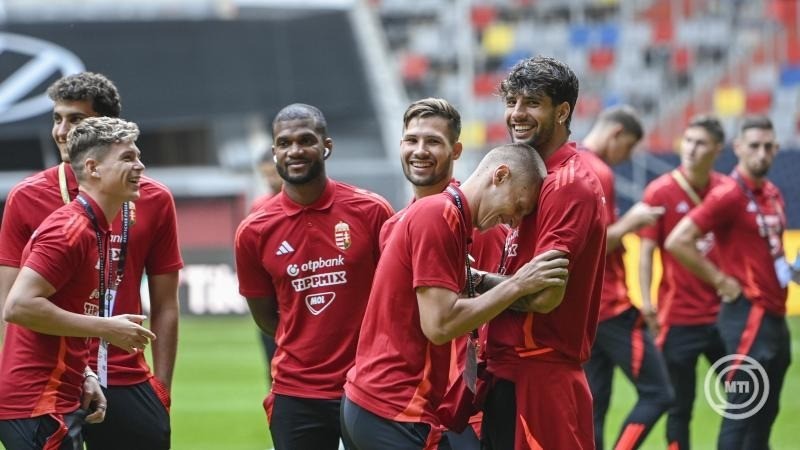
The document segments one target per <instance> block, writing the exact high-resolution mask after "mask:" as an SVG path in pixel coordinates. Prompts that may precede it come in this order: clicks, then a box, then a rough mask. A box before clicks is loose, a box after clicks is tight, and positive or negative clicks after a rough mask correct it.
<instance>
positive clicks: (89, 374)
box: [83, 367, 100, 383]
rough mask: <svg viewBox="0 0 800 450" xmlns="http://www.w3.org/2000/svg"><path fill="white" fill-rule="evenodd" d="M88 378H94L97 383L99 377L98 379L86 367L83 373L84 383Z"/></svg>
mask: <svg viewBox="0 0 800 450" xmlns="http://www.w3.org/2000/svg"><path fill="white" fill-rule="evenodd" d="M89 378H94V379H95V380H97V382H98V383H99V382H100V377H98V376H97V374H96V373H94V371H93V370H92V369H90V368H88V367H87V368H86V370H84V371H83V379H84V381H86V380H87V379H89Z"/></svg>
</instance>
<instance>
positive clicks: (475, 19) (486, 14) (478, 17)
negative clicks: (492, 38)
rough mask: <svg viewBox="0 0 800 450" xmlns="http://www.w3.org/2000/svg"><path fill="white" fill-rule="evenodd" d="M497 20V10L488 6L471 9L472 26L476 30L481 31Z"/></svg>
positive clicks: (477, 6) (476, 6)
mask: <svg viewBox="0 0 800 450" xmlns="http://www.w3.org/2000/svg"><path fill="white" fill-rule="evenodd" d="M496 18H497V10H496V9H495V8H494V7H493V6H489V5H475V6H473V7H472V14H471V19H472V26H474V27H475V29H477V30H479V31H480V30H483V29H484V28H486V27H487V26H489V25H490V24H491V23H492V22H494V20H495V19H496Z"/></svg>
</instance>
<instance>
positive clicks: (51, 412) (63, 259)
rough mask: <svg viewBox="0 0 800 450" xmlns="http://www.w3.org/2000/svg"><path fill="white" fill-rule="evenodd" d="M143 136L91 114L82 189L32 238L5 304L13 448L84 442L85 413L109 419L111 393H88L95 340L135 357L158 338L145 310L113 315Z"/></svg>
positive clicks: (78, 143)
mask: <svg viewBox="0 0 800 450" xmlns="http://www.w3.org/2000/svg"><path fill="white" fill-rule="evenodd" d="M138 136H139V129H138V127H137V126H136V125H135V124H133V123H130V122H126V121H124V120H121V119H114V118H108V117H98V118H90V119H86V120H84V121H82V123H81V124H79V125H78V126H77V127H76V128H75V129H74V130H73V132H72V133H71V134H70V139H69V145H68V150H69V153H68V155H69V160H70V161H71V166H72V169H73V171H74V173H75V175H76V177H77V179H78V183H79V184H80V193H79V194H78V196H77V197H76V199H75V200H74V201H72V202H71V203H69V204H68V205H66V206H64V207H62V208H59V209H58V210H56V211H55V212H53V213H52V214H51V215H50V216H48V217H47V218H46V219H45V220H44V221H43V222H42V223H41V224H40V225H39V227H38V228H37V231H36V233H35V234H34V235H33V236H32V237H31V240H30V241H29V243H28V245H27V246H26V247H25V250H24V251H23V253H22V257H21V260H22V262H23V266H22V269H21V270H20V272H19V276H17V278H16V281H15V282H14V285H13V286H12V287H11V290H10V292H9V294H8V298H7V301H6V304H5V306H4V309H3V317H4V319H5V320H7V321H8V322H9V326H8V335H7V339H6V341H5V342H4V345H3V352H2V359H0V441H2V442H3V444H4V445H5V448H6V449H8V450H30V449H53V448H59V449H74V450H79V449H83V439H82V436H81V429H82V427H83V425H84V421H85V422H86V423H97V422H102V421H103V419H104V417H105V414H106V409H107V405H106V402H105V401H104V398H103V397H102V396H100V397H99V398H96V399H90V398H87V397H86V396H85V395H84V393H83V391H84V389H85V387H86V386H85V379H88V378H94V379H95V380H97V376H96V375H95V374H94V373H93V372H92V371H91V370H90V369H89V366H88V364H89V348H90V346H91V343H92V341H93V340H90V339H87V338H90V337H100V338H102V339H103V340H104V342H107V343H110V344H113V346H114V347H116V348H118V349H119V350H120V351H123V352H125V353H126V354H132V355H136V354H139V353H142V351H143V350H144V348H145V346H146V345H147V344H148V343H149V342H150V340H153V339H155V335H154V334H153V333H152V332H151V331H149V330H147V329H145V328H143V327H141V326H140V325H138V324H137V323H136V322H138V323H141V321H142V320H143V319H144V316H141V315H129V314H120V315H115V316H114V317H111V313H110V307H111V305H112V304H113V300H109V298H108V297H107V292H112V291H116V290H117V288H118V285H117V284H116V283H113V282H111V281H109V280H114V278H115V277H112V276H111V275H112V274H113V273H114V270H113V269H112V264H111V261H110V257H111V251H110V250H111V249H110V248H109V247H110V243H111V223H112V222H113V219H114V217H116V216H117V214H118V213H119V211H120V209H121V208H122V205H123V204H124V203H125V202H128V201H133V200H136V199H138V198H139V197H140V182H141V181H142V172H143V171H144V165H143V164H142V162H141V161H140V160H139V149H138V148H137V147H136V144H135V143H134V142H135V140H136V138H137V137H138ZM97 316H100V317H97ZM104 348H106V349H107V348H113V347H106V346H104ZM105 376H106V374H105V373H103V372H100V377H101V378H105ZM89 413H91V414H89ZM87 414H89V415H88V416H87Z"/></svg>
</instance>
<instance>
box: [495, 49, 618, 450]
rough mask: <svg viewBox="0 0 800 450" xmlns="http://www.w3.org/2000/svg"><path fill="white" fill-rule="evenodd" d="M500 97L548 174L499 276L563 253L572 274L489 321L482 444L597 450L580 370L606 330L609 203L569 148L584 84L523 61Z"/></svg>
mask: <svg viewBox="0 0 800 450" xmlns="http://www.w3.org/2000/svg"><path fill="white" fill-rule="evenodd" d="M499 93H500V95H501V98H502V100H503V102H504V104H505V120H506V126H507V127H508V131H509V134H510V136H511V139H512V141H514V142H517V143H525V144H528V145H530V146H532V147H533V149H535V151H536V152H537V153H538V154H539V155H540V156H541V158H542V160H544V163H545V166H546V167H547V177H546V178H545V180H544V183H543V184H542V189H541V195H540V196H539V203H538V209H537V211H536V214H531V215H529V216H527V217H526V218H525V219H524V220H523V221H522V223H520V224H519V227H518V228H517V229H516V230H512V232H511V233H510V234H509V238H508V240H507V241H506V250H505V254H506V258H505V260H504V262H503V266H502V267H501V269H500V273H501V274H506V273H508V274H512V273H515V272H516V271H517V270H518V269H520V268H521V267H524V264H525V263H527V262H528V261H530V260H531V258H532V257H533V256H534V255H537V254H540V253H542V252H545V251H548V250H555V251H558V252H559V253H560V254H562V255H565V256H564V258H568V259H569V267H568V270H569V276H568V278H567V283H566V284H565V285H562V286H551V287H549V288H546V289H544V290H542V291H541V292H538V293H537V294H535V295H533V296H530V297H528V298H526V299H525V300H524V301H523V302H518V303H517V304H515V305H514V306H512V309H511V310H508V311H504V312H503V313H501V314H500V315H499V316H497V317H496V318H494V319H493V320H492V321H491V322H490V323H489V325H488V333H487V335H488V338H487V339H488V342H487V344H486V355H487V370H488V372H489V373H490V374H491V376H492V377H493V378H494V380H493V381H492V382H491V386H492V387H491V388H490V390H489V392H488V395H487V398H486V403H485V405H484V420H483V428H482V433H483V441H484V444H485V445H486V447H487V448H489V449H494V450H510V449H527V448H537V446H538V447H541V448H547V449H550V448H569V449H589V448H594V437H593V432H592V429H593V428H592V396H591V393H590V391H589V385H588V383H587V381H586V375H585V374H584V372H583V368H582V367H581V364H583V363H584V362H585V361H586V360H587V359H588V358H589V354H590V350H591V347H592V343H593V341H594V336H595V330H596V328H597V311H598V308H599V305H600V290H601V288H602V273H603V267H604V259H603V256H604V253H605V248H606V243H605V235H606V233H605V212H604V211H605V205H604V198H603V189H602V186H601V185H600V182H599V180H598V179H597V175H595V173H594V172H593V171H592V169H591V166H589V165H587V163H586V162H585V161H584V160H583V159H582V158H581V156H580V154H579V152H578V149H577V146H576V145H575V143H574V142H569V141H568V138H569V134H570V128H569V127H570V121H571V119H572V112H573V111H574V109H575V103H576V101H577V99H578V78H577V77H576V76H575V73H574V72H573V71H572V69H570V68H569V67H568V66H567V65H566V64H564V63H562V62H561V61H558V60H555V59H553V58H548V57H542V56H538V57H535V58H528V59H524V60H522V61H520V62H518V63H517V64H516V65H515V66H514V67H513V68H512V69H511V71H510V73H509V74H508V76H507V77H506V78H505V79H504V80H503V81H502V82H501V84H500V87H499ZM496 278H498V277H494V276H491V275H487V276H486V277H485V278H484V282H483V284H484V285H485V286H486V287H487V288H488V287H491V286H492V285H493V284H494V283H495V282H496Z"/></svg>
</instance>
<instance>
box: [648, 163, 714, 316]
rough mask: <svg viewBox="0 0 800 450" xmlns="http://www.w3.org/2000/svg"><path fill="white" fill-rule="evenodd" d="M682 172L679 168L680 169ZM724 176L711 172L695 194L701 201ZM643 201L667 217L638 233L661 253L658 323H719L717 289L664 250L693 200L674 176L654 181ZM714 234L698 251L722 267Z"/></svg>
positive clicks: (704, 241)
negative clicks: (702, 186) (655, 207)
mask: <svg viewBox="0 0 800 450" xmlns="http://www.w3.org/2000/svg"><path fill="white" fill-rule="evenodd" d="M679 170H680V169H679ZM724 177H725V175H722V174H720V173H717V172H712V173H711V175H710V178H709V181H708V186H706V188H705V189H703V190H700V191H697V190H696V191H695V193H696V194H697V195H698V196H699V197H700V198H701V199H702V198H705V197H706V195H707V194H708V192H710V191H711V189H713V188H715V187H716V186H719V184H720V183H722V180H723V179H724ZM642 201H643V202H644V203H646V204H648V205H650V206H661V207H663V208H664V215H663V216H661V217H660V218H659V219H658V220H657V221H656V222H655V223H654V224H653V225H650V226H648V227H645V228H642V229H641V230H639V236H641V237H642V238H646V239H650V240H652V241H653V242H655V243H656V244H657V245H658V248H659V250H661V252H660V253H661V265H662V267H663V273H662V276H661V283H660V284H659V286H658V320H659V322H660V323H661V324H662V325H705V324H712V323H714V322H716V320H717V313H718V312H719V296H718V295H717V292H716V290H715V289H714V288H712V287H711V286H709V285H708V284H706V283H704V282H703V281H701V280H700V279H699V278H697V277H696V276H694V274H692V273H691V272H689V271H688V270H687V269H686V268H685V267H684V266H683V264H681V263H680V262H678V260H676V259H675V257H674V256H672V254H671V253H669V252H668V251H665V250H664V242H665V241H666V240H667V236H669V233H670V231H672V229H673V228H675V225H677V224H678V222H680V221H681V219H682V218H683V216H685V215H686V213H688V212H689V211H690V210H691V209H693V208H694V207H695V206H697V205H695V203H694V201H693V200H692V198H691V197H690V196H689V194H687V193H686V191H684V190H683V188H681V186H680V185H679V184H678V182H677V181H675V177H674V176H673V175H672V173H666V174H664V175H661V176H660V177H658V178H656V179H655V180H653V181H652V182H651V183H650V184H649V185H647V188H645V190H644V196H643V197H642ZM714 244H715V242H714V234H713V233H707V234H706V235H705V236H704V237H703V239H702V240H700V241H699V242H698V246H697V249H698V250H699V251H700V252H701V253H702V254H704V255H706V256H707V257H708V258H709V259H710V260H711V261H713V262H714V263H715V264H719V250H718V248H717V246H716V245H714Z"/></svg>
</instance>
